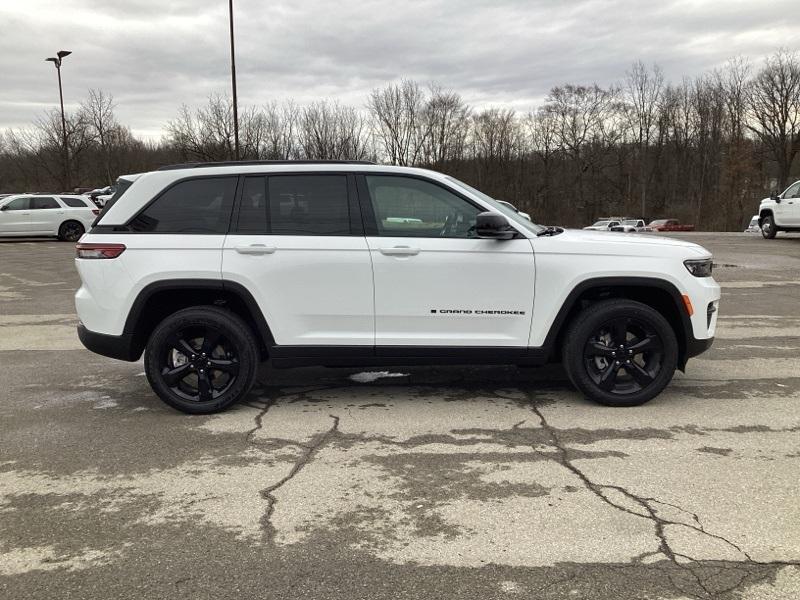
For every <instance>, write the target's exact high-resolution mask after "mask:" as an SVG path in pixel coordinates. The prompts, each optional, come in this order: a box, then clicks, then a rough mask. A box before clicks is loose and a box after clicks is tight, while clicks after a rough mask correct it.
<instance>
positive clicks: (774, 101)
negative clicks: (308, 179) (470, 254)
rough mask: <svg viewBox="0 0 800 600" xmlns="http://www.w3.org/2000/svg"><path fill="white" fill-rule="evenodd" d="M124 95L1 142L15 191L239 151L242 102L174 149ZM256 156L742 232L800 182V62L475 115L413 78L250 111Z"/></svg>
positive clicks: (0, 154) (246, 129) (770, 61)
mask: <svg viewBox="0 0 800 600" xmlns="http://www.w3.org/2000/svg"><path fill="white" fill-rule="evenodd" d="M115 106H116V105H115V102H114V100H113V98H112V97H111V96H110V95H109V94H107V93H105V92H103V91H99V90H91V91H90V92H89V94H88V97H87V98H86V100H85V101H84V102H83V103H82V104H81V105H80V107H79V109H78V110H76V111H73V112H71V113H70V114H68V115H67V147H68V151H69V157H70V173H69V174H67V173H66V172H65V161H64V160H63V156H64V148H63V142H62V135H61V117H60V113H59V112H58V111H57V110H53V111H50V112H47V113H45V114H44V115H42V116H40V117H38V118H37V119H36V120H35V121H34V122H33V123H32V124H31V125H30V126H29V127H27V128H22V129H16V130H9V131H6V132H5V133H4V134H2V136H0V190H2V191H42V190H50V191H54V190H58V191H63V189H62V188H64V186H65V185H66V182H68V181H69V182H72V185H80V186H85V187H95V186H100V185H103V184H108V183H111V182H112V181H113V180H114V179H115V178H116V176H117V175H120V174H124V173H131V172H137V171H143V170H148V169H152V168H156V167H158V166H160V165H163V164H168V163H175V162H185V161H222V160H231V159H232V158H233V156H234V139H233V118H232V113H233V111H232V105H231V102H230V101H229V99H227V98H226V97H223V96H218V95H214V96H211V97H210V98H209V99H208V101H207V102H206V103H205V104H204V105H203V106H201V107H199V108H190V107H188V106H185V105H184V106H181V107H180V108H179V109H178V111H177V114H176V116H175V118H173V119H172V120H170V121H169V122H168V123H167V124H166V126H165V132H166V133H165V135H164V136H163V138H162V139H160V140H158V141H144V140H140V139H137V138H136V137H135V136H134V135H132V133H131V131H130V129H129V128H128V127H126V126H124V125H122V124H120V123H119V122H118V121H117V118H116V114H115ZM239 131H240V147H241V152H240V154H241V157H242V158H243V159H279V160H289V159H313V160H317V159H333V160H337V159H340V160H343V159H349V160H372V161H375V162H381V163H387V164H394V165H413V166H421V167H427V168H432V169H436V170H440V171H444V172H447V173H449V174H451V175H453V176H455V177H457V178H459V179H461V180H463V181H465V182H467V183H469V184H470V185H473V186H475V187H477V188H479V189H481V190H483V191H485V192H486V193H488V194H489V195H491V196H493V197H495V198H499V199H502V200H507V201H509V202H511V203H513V204H515V205H516V206H517V207H518V208H519V209H520V210H523V211H525V212H528V213H529V214H531V215H532V216H533V218H534V220H536V221H538V222H542V223H546V224H558V225H565V226H578V225H583V224H585V223H586V222H587V221H591V220H593V219H595V218H597V217H600V216H604V215H606V216H608V215H612V214H613V215H629V216H635V217H644V218H647V219H651V218H658V217H673V218H678V219H681V220H682V221H685V222H692V223H695V224H696V225H697V226H698V228H702V229H714V230H736V229H740V228H741V227H742V226H743V224H744V223H745V222H746V221H747V220H749V217H750V215H752V214H753V212H754V211H755V209H756V207H757V203H758V200H759V199H760V198H762V197H763V196H765V195H766V194H767V193H768V192H770V191H771V190H772V189H773V188H775V189H783V188H784V187H785V186H786V185H787V184H788V183H790V181H791V180H792V179H793V178H794V177H797V174H798V164H797V163H798V162H800V161H798V160H797V155H798V152H799V151H800V60H799V59H798V56H797V54H795V53H793V52H789V51H786V50H780V51H777V52H776V53H774V54H773V55H771V56H770V57H768V58H767V59H766V60H765V61H764V62H763V64H760V65H757V66H754V65H753V64H751V63H750V62H749V61H748V60H746V59H744V58H736V59H732V60H730V61H728V63H727V64H726V65H725V66H724V67H723V68H720V69H718V70H715V71H713V72H710V73H706V74H703V75H701V76H698V77H695V78H691V79H690V78H684V79H682V80H681V81H680V82H677V83H674V82H669V81H666V79H665V77H664V74H663V72H662V70H661V69H660V68H659V67H658V66H657V65H652V66H647V65H645V64H643V63H642V62H636V63H634V64H633V65H632V66H631V67H630V69H629V70H628V71H627V72H626V73H625V76H624V77H623V79H622V80H621V82H620V83H618V84H615V85H611V86H608V87H601V86H598V85H596V84H592V85H573V84H565V85H560V86H556V87H554V88H552V89H551V90H550V92H549V93H548V95H547V96H546V98H545V99H544V101H543V103H542V104H541V105H540V106H537V107H535V108H533V109H532V110H530V111H527V112H520V111H515V110H513V109H511V108H507V107H481V108H478V107H473V106H470V105H469V104H468V103H467V102H465V101H464V99H463V98H462V97H461V95H460V94H458V93H457V92H455V91H452V90H446V89H443V88H442V87H441V86H438V85H435V84H431V85H427V86H425V85H422V84H420V83H419V82H416V81H411V80H402V81H400V82H398V83H392V84H390V85H387V86H385V87H382V88H378V89H375V90H373V91H372V92H371V93H370V94H369V95H368V97H367V98H366V99H365V103H364V105H363V106H350V105H345V104H341V103H339V102H336V101H329V100H320V101H317V102H313V103H311V104H308V105H305V106H301V105H298V104H296V103H295V102H293V101H291V100H287V101H284V102H270V103H267V104H265V105H262V106H246V107H241V108H240V111H239Z"/></svg>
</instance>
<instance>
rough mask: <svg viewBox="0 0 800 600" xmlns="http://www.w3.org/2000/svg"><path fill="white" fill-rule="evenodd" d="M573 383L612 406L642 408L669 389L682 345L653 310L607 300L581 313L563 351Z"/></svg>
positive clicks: (569, 333) (669, 327) (601, 401)
mask: <svg viewBox="0 0 800 600" xmlns="http://www.w3.org/2000/svg"><path fill="white" fill-rule="evenodd" d="M562 359H563V363H564V368H565V369H566V371H567V375H568V376H569V378H570V381H572V383H573V384H574V385H575V387H576V388H578V390H580V391H581V392H582V393H583V394H584V395H585V396H586V397H587V398H590V399H591V400H595V401H596V402H599V403H601V404H606V405H608V406H637V405H639V404H644V403H645V402H647V401H648V400H651V399H652V398H654V397H655V396H657V395H658V394H659V393H661V391H662V390H663V389H664V388H665V387H666V386H667V384H668V383H669V382H670V380H671V379H672V376H673V374H674V373H675V368H676V366H677V363H678V342H677V339H676V337H675V332H674V331H673V330H672V327H671V326H670V324H669V323H668V322H667V320H666V319H665V318H664V317H663V315H661V313H659V312H658V311H656V310H654V309H653V308H651V307H649V306H647V305H646V304H642V303H640V302H634V301H632V300H625V299H611V300H603V301H601V302H598V303H596V304H593V305H590V306H589V307H588V308H586V309H585V310H584V311H582V312H581V313H579V314H578V315H577V317H576V318H575V319H574V320H573V322H572V323H571V324H570V326H569V329H568V330H567V333H566V336H565V338H564V344H563V348H562Z"/></svg>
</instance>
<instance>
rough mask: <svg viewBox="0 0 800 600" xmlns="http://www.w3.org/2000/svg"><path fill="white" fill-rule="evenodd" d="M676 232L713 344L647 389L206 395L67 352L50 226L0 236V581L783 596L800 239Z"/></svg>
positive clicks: (514, 377)
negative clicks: (623, 393)
mask: <svg viewBox="0 0 800 600" xmlns="http://www.w3.org/2000/svg"><path fill="white" fill-rule="evenodd" d="M680 237H683V238H685V239H689V240H691V241H696V242H698V243H701V244H703V245H705V246H707V247H708V248H710V249H711V250H712V251H713V252H714V254H715V260H716V263H717V268H716V271H715V277H716V278H717V280H718V281H720V282H721V284H722V285H723V298H722V303H721V316H720V320H719V327H718V333H717V340H716V342H715V344H714V346H713V348H712V350H711V351H710V352H709V353H707V354H705V355H703V356H702V357H700V358H698V359H694V360H692V361H690V363H689V366H688V368H687V371H686V373H685V374H681V373H678V374H677V375H676V377H675V379H674V381H673V383H672V385H671V386H670V387H669V388H668V389H667V391H666V392H665V393H663V394H662V395H661V396H660V397H659V398H657V399H656V400H654V401H652V402H651V403H649V404H647V405H645V406H642V407H638V408H634V409H610V408H605V407H601V406H597V405H594V404H592V403H589V402H587V401H585V400H583V399H582V398H581V397H579V396H578V395H577V394H576V392H575V391H574V390H573V389H572V388H570V386H569V385H568V383H567V382H566V381H565V378H564V376H563V374H562V373H561V371H560V369H559V368H557V367H548V368H546V369H540V370H535V369H517V368H514V367H492V368H475V367H470V368H455V367H453V368H413V369H409V368H402V369H390V370H389V371H387V372H385V373H383V374H380V373H378V372H377V371H379V370H375V371H374V372H373V371H369V372H366V373H365V372H363V370H347V369H295V370H285V371H272V372H271V371H268V370H265V371H264V373H263V378H262V382H261V383H260V384H259V386H258V388H257V389H256V390H255V391H254V393H253V394H252V395H251V397H250V399H249V401H248V402H247V403H246V404H242V405H239V406H237V407H235V408H234V409H233V410H230V411H228V412H227V413H224V414H221V415H216V416H209V417H188V416H186V415H183V414H180V413H177V412H175V411H173V410H171V409H169V408H167V407H166V406H165V405H163V404H162V403H161V402H160V401H159V400H158V399H157V398H156V396H155V395H154V394H153V393H152V392H151V391H150V388H149V387H148V385H147V381H146V379H145V378H144V376H143V368H142V364H141V363H122V362H117V361H113V360H110V359H105V358H102V357H100V356H96V355H93V354H91V353H90V352H88V351H86V350H84V349H83V348H82V346H81V345H80V343H79V342H78V339H77V337H76V335H75V329H74V327H75V324H76V317H75V315H74V308H73V304H72V294H73V293H74V290H75V289H76V288H77V286H78V278H77V274H76V272H75V269H74V267H73V264H72V257H73V247H72V245H70V244H66V243H58V242H50V241H31V242H27V241H22V242H0V390H2V392H0V395H2V401H1V402H0V597H2V598H8V599H16V598H48V599H49V598H55V597H59V598H103V599H107V598H225V597H231V598H232V597H236V598H281V599H285V598H347V599H354V598H415V599H416V598H481V599H485V598H514V597H521V598H536V599H539V598H541V599H545V598H587V599H593V600H594V599H615V600H617V599H639V598H744V599H749V598H758V599H761V598H787V599H789V598H798V597H800V566H799V565H800V502H799V500H800V358H798V357H799V356H800V237H799V236H786V235H785V234H781V235H780V236H779V237H778V239H776V240H773V241H765V240H763V239H761V237H760V236H757V235H752V234H702V233H697V234H684V235H681V236H680ZM381 375H383V376H381Z"/></svg>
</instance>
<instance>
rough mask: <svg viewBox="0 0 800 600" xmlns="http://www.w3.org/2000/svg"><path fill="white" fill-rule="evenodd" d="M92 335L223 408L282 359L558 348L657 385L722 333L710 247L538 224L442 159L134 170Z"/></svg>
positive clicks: (97, 298) (474, 356)
mask: <svg viewBox="0 0 800 600" xmlns="http://www.w3.org/2000/svg"><path fill="white" fill-rule="evenodd" d="M76 264H77V268H78V271H79V273H80V276H81V279H82V282H83V284H82V285H81V287H80V289H79V290H78V292H77V293H76V295H75V300H76V306H77V311H78V315H79V317H80V320H81V323H80V325H79V328H78V332H79V335H80V339H81V341H82V342H83V344H84V345H85V346H86V347H87V348H89V349H90V350H93V351H95V352H97V353H99V354H103V355H106V356H111V357H114V358H119V359H123V360H130V361H134V360H137V359H138V358H139V357H140V356H141V355H142V352H144V363H145V370H146V373H147V377H148V379H149V381H150V384H151V385H152V387H153V389H154V390H155V392H156V393H157V394H158V395H159V396H160V397H161V398H162V399H163V400H164V401H165V402H167V403H168V404H170V405H171V406H173V407H176V408H178V409H180V410H183V411H185V412H190V413H207V412H213V411H216V410H220V409H222V408H224V407H226V406H228V405H230V404H231V403H233V402H236V401H237V400H239V399H241V398H242V397H243V396H244V395H245V394H246V393H247V392H248V390H249V389H250V387H251V385H252V384H253V381H254V378H255V375H256V367H257V365H258V363H259V361H262V360H269V361H271V363H272V364H273V366H275V367H292V366H301V365H323V366H355V365H404V364H441V363H466V364H470V363H482V364H487V363H493V364H520V365H539V364H544V363H547V362H551V361H558V360H562V361H563V363H564V366H565V367H566V371H567V373H568V374H569V377H570V379H571V380H572V382H573V383H574V384H575V386H576V387H577V388H578V389H579V390H580V391H581V392H583V393H584V394H585V395H586V396H588V397H590V398H593V399H595V400H597V401H599V402H602V403H604V404H609V405H613V406H631V405H636V404H641V403H643V402H646V401H647V400H649V399H651V398H653V397H654V396H656V395H657V394H658V393H659V392H660V391H661V390H662V389H664V387H665V386H666V385H667V384H668V382H669V381H670V380H671V378H672V375H673V373H674V371H675V369H676V368H679V369H683V368H684V367H685V365H686V361H687V360H688V359H689V358H690V357H692V356H695V355H697V354H699V353H700V352H702V351H704V350H705V349H707V348H708V347H709V346H710V345H711V342H712V340H713V337H714V330H715V327H716V318H717V317H716V315H717V312H716V311H717V304H718V301H719V298H720V288H719V286H718V285H717V283H716V282H715V281H714V279H713V278H712V277H711V268H712V263H711V254H710V253H709V252H708V251H707V250H705V249H704V248H701V247H700V246H697V245H695V244H691V243H687V242H683V241H680V240H676V239H664V238H657V237H647V238H645V237H641V238H640V237H628V236H609V235H606V234H601V233H596V232H588V231H570V230H563V229H560V228H554V227H549V228H546V227H542V226H540V225H536V224H534V223H532V222H531V221H529V220H528V219H525V218H524V217H521V216H520V215H519V214H517V213H516V212H515V211H514V210H513V209H510V208H508V207H507V206H505V205H503V204H500V203H498V202H496V201H495V200H493V199H492V198H490V197H488V196H486V195H485V194H483V193H481V192H479V191H478V190H476V189H474V188H471V187H470V186H468V185H466V184H464V183H461V182H459V181H457V180H456V179H453V178H452V177H448V176H447V175H443V174H440V173H435V172H432V171H426V170H422V169H413V168H405V167H388V166H379V165H374V164H368V163H355V162H339V163H335V162H328V163H319V162H317V163H302V162H288V163H281V162H262V163H209V164H197V165H179V166H177V167H169V168H164V169H161V170H159V171H154V172H151V173H144V174H141V175H140V176H139V177H138V178H133V177H129V178H128V182H127V184H126V185H125V186H120V188H118V190H117V194H116V195H115V198H114V199H112V201H110V202H109V204H108V205H107V206H106V208H105V209H104V210H103V212H102V213H101V215H100V218H99V220H98V224H97V225H96V226H95V227H94V228H93V229H92V230H91V231H90V232H89V233H88V234H87V235H86V236H84V237H83V239H81V241H80V243H79V244H78V246H77V259H76Z"/></svg>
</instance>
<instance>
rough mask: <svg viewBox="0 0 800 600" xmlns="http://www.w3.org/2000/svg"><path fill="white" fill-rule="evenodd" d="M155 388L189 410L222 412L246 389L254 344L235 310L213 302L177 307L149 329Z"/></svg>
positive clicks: (253, 368) (252, 373) (149, 368)
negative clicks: (197, 305) (203, 304)
mask: <svg viewBox="0 0 800 600" xmlns="http://www.w3.org/2000/svg"><path fill="white" fill-rule="evenodd" d="M144 364H145V372H146V373H147V379H148V381H149V382H150V385H151V386H152V388H153V391H155V392H156V394H158V396H159V397H160V398H161V399H162V400H163V401H164V402H166V403H167V404H169V405H170V406H172V407H173V408H177V409H178V410H181V411H183V412H185V413H190V414H208V413H213V412H217V411H220V410H223V409H225V408H227V407H228V406H230V405H231V404H233V403H235V402H237V401H239V400H241V399H242V398H244V397H245V395H246V394H247V393H248V392H249V391H250V388H251V387H252V386H253V382H254V381H255V378H256V373H257V369H258V344H257V342H256V339H255V337H254V336H253V332H252V330H251V329H250V328H249V327H248V325H247V324H246V323H245V322H244V321H243V320H242V319H241V318H240V317H239V316H238V315H236V314H234V313H232V312H230V311H228V310H223V309H221V308H217V307H214V306H199V307H193V308H187V309H184V310H180V311H178V312H176V313H174V314H172V315H170V316H168V317H167V318H165V319H164V320H163V321H162V322H161V323H159V324H158V326H157V327H156V328H155V330H154V331H153V333H152V335H151V336H150V339H149V341H148V342H147V347H146V348H145V354H144Z"/></svg>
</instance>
